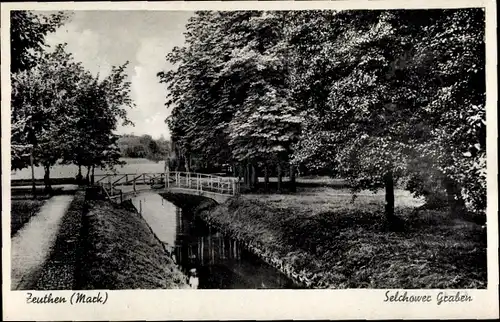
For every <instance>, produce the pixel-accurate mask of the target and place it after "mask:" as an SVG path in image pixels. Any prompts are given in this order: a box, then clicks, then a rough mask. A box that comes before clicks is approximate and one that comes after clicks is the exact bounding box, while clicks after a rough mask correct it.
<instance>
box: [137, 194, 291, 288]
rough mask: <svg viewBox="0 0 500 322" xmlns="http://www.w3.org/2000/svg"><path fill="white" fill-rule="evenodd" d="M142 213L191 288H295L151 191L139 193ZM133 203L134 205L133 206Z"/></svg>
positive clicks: (253, 256) (215, 232)
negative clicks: (186, 277) (168, 250)
mask: <svg viewBox="0 0 500 322" xmlns="http://www.w3.org/2000/svg"><path fill="white" fill-rule="evenodd" d="M136 199H137V200H133V202H134V204H136V203H137V202H138V200H141V203H142V210H143V217H144V218H145V220H146V221H147V222H148V223H149V224H150V226H151V228H152V229H153V231H154V232H155V234H156V235H157V236H158V237H159V238H160V239H161V240H162V241H163V242H164V243H166V244H168V245H169V246H170V250H171V252H172V257H173V258H174V260H175V261H176V263H178V264H179V265H180V267H181V268H182V269H183V270H184V272H185V273H186V275H187V276H188V282H189V284H190V285H191V287H193V288H200V289H214V288H216V289H217V288H220V289H228V288H232V289H235V288H240V289H241V288H295V286H294V284H293V283H292V282H291V281H290V280H289V279H288V278H287V277H286V276H284V275H283V274H282V273H280V272H279V271H278V270H276V269H275V268H273V267H271V266H269V265H268V264H266V263H265V262H264V261H262V260H260V259H259V258H258V257H257V256H255V255H253V254H252V253H250V252H249V251H247V250H246V249H244V248H243V247H242V245H240V244H239V243H238V241H236V240H233V239H231V238H228V237H226V236H224V235H222V234H221V233H220V232H218V231H217V230H215V229H213V228H210V227H208V226H207V225H206V224H205V223H204V222H203V221H202V220H201V219H199V218H197V217H196V216H194V215H193V214H191V213H188V212H185V211H183V210H182V209H180V208H178V207H176V206H174V205H173V204H172V203H170V202H168V201H166V200H164V199H163V198H162V197H161V196H159V195H158V194H155V193H144V194H140V195H139V196H137V198H136ZM136 207H137V206H136Z"/></svg>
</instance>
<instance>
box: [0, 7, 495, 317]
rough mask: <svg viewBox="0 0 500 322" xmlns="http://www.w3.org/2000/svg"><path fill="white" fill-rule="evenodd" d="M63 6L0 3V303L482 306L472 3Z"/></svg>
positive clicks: (481, 179) (485, 240)
mask: <svg viewBox="0 0 500 322" xmlns="http://www.w3.org/2000/svg"><path fill="white" fill-rule="evenodd" d="M304 2H306V1H304ZM339 2H344V6H345V3H348V1H339ZM371 2H372V3H374V2H383V1H371ZM393 3H394V2H393ZM478 3H479V4H480V2H478ZM492 3H493V2H492ZM61 4H62V3H61ZM108 4H109V3H108ZM146 4H147V3H143V4H142V5H144V6H146ZM493 4H494V3H493ZM66 5H68V3H66ZM490 7H491V6H490ZM61 8H62V9H59V8H57V5H52V6H46V7H40V8H38V7H37V8H34V9H19V8H16V7H9V8H7V7H4V4H2V71H3V72H2V196H3V197H2V198H3V200H4V201H5V199H8V200H6V201H5V202H3V206H2V227H4V228H3V229H2V234H3V246H2V254H3V259H4V262H5V261H7V262H8V267H7V269H6V268H5V266H4V272H3V274H4V275H3V276H4V278H3V281H4V282H3V284H4V285H3V290H4V292H6V290H7V291H9V292H11V291H12V292H13V293H12V294H19V296H18V298H19V299H20V300H19V302H20V303H19V305H21V304H22V305H25V306H26V307H27V308H28V309H32V308H33V306H34V305H33V304H42V305H43V304H48V305H46V306H45V309H44V310H46V311H48V310H52V307H57V308H59V306H55V304H54V303H62V304H64V303H66V302H71V305H73V304H74V303H76V304H78V303H82V304H83V303H85V304H88V305H96V306H97V305H101V304H104V307H106V305H111V304H106V303H105V302H107V301H110V302H111V303H113V304H112V305H118V303H117V302H118V301H117V300H116V299H114V297H115V298H116V296H118V295H114V294H125V293H121V292H122V291H129V292H130V293H126V294H130V295H129V296H130V297H134V298H139V296H138V295H132V294H136V293H133V292H132V291H139V290H141V291H145V290H148V291H161V290H176V291H172V292H169V293H168V294H169V295H168V296H169V297H174V298H175V297H176V296H177V295H176V294H183V295H182V297H183V298H187V295H186V294H195V295H193V296H195V297H196V299H198V300H200V299H203V298H204V297H205V296H206V297H208V296H211V295H208V294H212V293H204V292H206V291H207V290H212V291H214V292H215V291H217V292H219V293H222V294H232V293H224V292H227V291H229V290H254V291H255V290H258V292H262V294H272V293H269V291H270V290H288V291H289V292H291V293H286V294H292V295H293V294H297V296H298V294H302V295H300V296H303V297H301V298H307V294H308V293H307V292H313V291H314V290H316V291H318V290H322V291H324V292H326V291H327V292H331V293H332V294H338V296H337V299H338V300H340V299H342V295H341V294H343V293H342V292H343V291H347V290H357V291H361V290H365V291H367V292H368V291H375V290H378V293H376V294H378V295H377V296H376V297H375V298H376V299H377V301H378V303H372V304H370V305H372V307H374V308H376V307H380V306H382V305H384V306H389V305H391V303H392V305H407V306H405V307H406V308H407V309H406V310H412V309H411V308H410V306H411V305H412V304H414V305H420V306H418V307H419V310H423V311H425V310H428V309H426V307H432V308H443V309H446V310H449V311H453V310H458V311H456V312H462V311H463V313H464V314H465V313H466V311H467V309H466V305H474V306H475V307H482V306H489V304H487V303H485V304H481V303H479V302H480V301H482V300H479V299H478V298H475V296H476V295H475V294H476V293H474V292H478V291H481V290H482V291H483V292H482V293H481V294H486V291H490V290H491V291H493V290H492V287H493V289H495V288H496V295H495V296H496V300H494V301H493V303H494V302H495V301H497V300H498V254H496V255H494V254H493V253H494V252H491V251H488V249H489V247H490V248H491V247H492V245H493V247H496V248H498V232H497V228H498V227H497V225H498V221H497V218H496V215H497V211H498V203H497V197H496V195H497V173H498V171H497V164H496V156H494V159H492V160H493V161H494V163H495V164H493V163H491V162H490V157H491V155H492V153H494V154H495V155H496V149H497V148H496V136H495V137H494V138H490V133H493V134H494V135H496V134H495V133H496V126H497V125H496V111H494V110H495V109H496V107H497V102H496V86H494V87H495V92H494V93H493V95H494V101H492V100H491V98H492V97H493V96H490V92H488V93H487V88H490V87H489V86H490V85H491V84H490V83H488V81H487V76H489V77H492V76H493V77H494V78H495V80H494V81H495V83H494V84H496V68H495V71H494V70H490V69H488V68H489V67H488V68H487V60H488V59H495V65H494V67H495V66H496V49H495V51H493V52H491V51H488V50H487V46H486V43H487V31H486V30H487V28H486V22H487V10H486V6H485V5H477V6H473V5H471V6H466V7H460V6H457V7H449V6H443V8H439V7H435V6H434V7H432V8H416V7H411V8H405V7H404V6H399V7H398V6H394V7H392V8H391V7H387V8H366V9H365V8H355V9H351V8H343V7H342V8H335V7H331V8H328V7H326V8H318V7H317V6H316V7H313V8H304V9H300V10H299V9H297V7H294V8H293V9H292V8H291V7H287V6H285V5H284V6H281V7H280V6H278V5H276V6H274V7H272V8H271V7H269V8H267V7H266V6H265V5H263V4H261V3H259V4H255V6H254V7H253V8H249V7H248V6H245V7H241V8H239V7H237V6H236V5H234V3H233V6H232V7H231V10H226V9H224V8H222V7H221V9H218V10H216V9H213V8H214V7H210V8H212V9H208V7H204V6H203V5H202V4H200V5H199V6H198V7H195V6H194V5H193V4H191V5H190V6H189V7H186V8H185V9H183V10H169V9H163V10H161V9H158V8H155V9H154V10H153V9H150V10H148V9H147V8H145V7H143V8H141V6H140V5H138V6H137V7H136V8H135V9H132V8H131V9H123V8H120V3H116V5H114V6H112V5H108V7H106V9H99V7H97V8H88V9H85V8H83V7H81V6H80V7H79V8H78V9H70V8H71V6H61ZM4 9H5V10H6V11H8V12H7V13H6V14H5V13H4ZM489 9H491V8H489ZM6 17H7V19H8V20H7V21H6V20H5V18H6ZM495 24H496V22H495ZM5 28H8V29H7V30H8V33H7V32H6V30H5ZM493 28H496V25H495V26H493ZM6 34H7V35H8V36H9V40H10V41H9V42H8V43H6V42H7V39H5V38H4V35H6ZM494 47H495V48H496V46H494ZM489 48H491V47H489ZM490 73H492V74H490ZM7 78H8V79H7ZM9 84H10V86H9ZM5 86H7V87H8V88H7V90H5V89H4V87H5ZM9 95H10V97H9ZM6 101H7V102H6ZM7 104H9V105H7ZM490 105H491V106H490ZM8 106H10V108H8ZM492 109H493V112H494V113H495V114H494V115H495V117H494V118H491V114H490V113H491V110H492ZM487 111H488V113H487ZM487 114H488V117H487ZM9 119H10V122H9ZM487 120H488V121H487ZM487 126H488V127H487ZM490 127H491V128H490ZM492 129H493V132H492V131H491V130H492ZM487 132H488V136H487ZM492 139H493V140H492ZM491 142H493V143H494V144H495V145H494V146H493V145H491ZM4 143H5V144H4ZM490 149H491V151H490ZM487 160H488V162H487ZM8 167H10V169H8ZM492 171H493V172H492ZM9 173H10V175H9ZM491 176H493V178H494V179H493V181H491V180H490V179H488V178H489V177H491ZM492 188H493V189H495V190H494V191H491V189H492ZM6 195H7V196H8V198H4V197H5V196H6ZM491 198H493V199H491ZM491 243H493V244H491ZM7 247H8V248H9V249H8V251H7V250H6V248H7ZM497 250H498V249H497ZM6 252H7V254H8V255H6ZM492 254H493V255H492ZM491 256H495V257H493V258H492V257H491ZM495 263H496V265H495ZM495 267H496V268H495ZM6 270H7V271H6ZM492 274H493V275H492ZM492 279H493V280H492ZM492 281H493V282H494V284H492ZM7 282H8V283H9V284H8V285H6V283H7ZM201 290H204V292H200V291H201ZM114 291H120V292H114ZM188 291H192V292H188ZM438 291H439V292H438ZM176 292H177V293H176ZM186 292H188V293H186ZM339 292H340V293H339ZM426 292H427V293H426ZM219 293H214V294H219ZM140 294H142V293H140ZM155 294H163V293H155ZM235 294H236V293H235ZM237 294H244V293H237ZM256 294H260V293H256ZM321 294H328V293H321ZM346 294H347V293H346ZM355 294H363V293H359V292H358V293H355ZM21 295H22V296H21ZM159 296H160V295H159ZM179 296H181V295H179ZM221 296H222V295H221ZM227 296H228V297H231V296H229V295H227ZM287 296H290V295H287ZM315 296H319V295H315ZM356 296H357V295H356ZM108 297H109V299H108ZM232 297H233V300H235V301H236V298H235V297H237V296H236V295H233V296H232ZM257 297H258V296H257ZM11 301H12V299H11ZM21 301H22V303H21ZM144 301H146V300H144ZM179 301H181V300H180V299H179ZM200 301H201V300H200ZM371 301H373V300H371ZM425 302H432V303H431V304H425ZM94 303H97V304H94ZM157 303H162V302H161V301H160V300H158V302H157ZM165 303H167V302H165ZM353 303H354V302H353ZM488 303H491V302H488ZM62 304H61V305H62ZM12 305H14V304H12ZM30 305H32V306H30ZM50 305H52V306H50ZM160 305H161V304H160ZM165 305H166V304H165ZM185 305H186V307H189V306H188V304H185ZM192 305H194V308H193V310H196V311H198V310H201V308H196V305H197V304H196V303H195V304H192ZM218 305H219V306H223V303H219V304H218ZM227 305H229V304H227ZM301 305H303V307H306V306H305V304H301ZM331 305H332V306H333V305H334V304H333V303H332V304H331ZM358 305H359V306H363V305H365V304H363V303H362V300H359V304H358ZM425 305H427V306H425ZM4 306H5V303H4ZM101 306H102V305H101ZM167 306H168V305H167ZM462 306H463V308H461V309H459V307H462ZM23 307H24V306H23ZM36 307H37V310H42V309H41V308H40V307H41V305H38V306H36ZM90 308H91V306H86V310H89V309H90ZM399 308H400V309H401V308H403V306H400V307H399ZM92 309H93V308H92ZM281 309H282V310H286V309H285V308H281ZM79 310H80V308H79ZM81 310H83V308H82V309H81ZM331 311H333V309H332V310H331ZM403 311H404V310H403ZM11 312H14V311H11ZM329 312H330V311H329ZM491 312H492V314H494V315H491V317H495V314H496V317H498V307H497V308H496V310H495V309H494V308H492V311H491ZM469 313H471V312H469ZM476 313H477V314H480V312H479V311H478V312H476ZM422 314H425V312H422ZM457 314H458V313H457ZM471 314H472V313H471ZM12 316H13V315H12ZM312 316H314V315H312ZM478 316H479V315H478ZM126 317H127V316H125V315H124V316H123V318H126ZM363 317H364V318H367V316H363ZM394 317H395V318H396V317H397V318H401V317H404V316H394ZM94 318H98V319H103V318H104V316H101V317H98V316H95V317H94ZM242 318H243V317H242ZM330 318H335V317H334V316H331V317H330Z"/></svg>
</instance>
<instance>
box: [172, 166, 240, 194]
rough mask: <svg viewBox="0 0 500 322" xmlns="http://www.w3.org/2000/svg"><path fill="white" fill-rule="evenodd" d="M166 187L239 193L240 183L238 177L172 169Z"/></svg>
mask: <svg viewBox="0 0 500 322" xmlns="http://www.w3.org/2000/svg"><path fill="white" fill-rule="evenodd" d="M166 175H167V178H168V180H167V183H166V187H167V188H169V187H177V188H185V189H191V190H196V191H207V192H215V193H220V194H225V195H237V194H239V192H240V184H239V181H238V179H237V178H233V177H221V176H215V175H211V174H204V173H193V172H180V171H171V172H168V173H167V174H166Z"/></svg>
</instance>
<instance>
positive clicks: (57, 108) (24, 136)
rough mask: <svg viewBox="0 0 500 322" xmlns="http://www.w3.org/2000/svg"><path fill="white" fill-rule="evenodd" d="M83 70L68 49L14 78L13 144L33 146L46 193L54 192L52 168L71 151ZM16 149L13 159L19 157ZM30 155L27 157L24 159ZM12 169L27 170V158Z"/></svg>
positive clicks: (60, 49) (17, 160)
mask: <svg viewBox="0 0 500 322" xmlns="http://www.w3.org/2000/svg"><path fill="white" fill-rule="evenodd" d="M82 71H83V68H82V66H81V64H79V63H75V62H74V61H73V59H72V57H71V55H70V54H68V53H66V52H65V50H64V46H62V45H61V46H58V47H57V48H56V49H55V50H54V52H50V53H44V55H43V56H42V58H41V61H40V62H39V64H37V65H36V66H35V67H33V68H31V69H26V70H24V71H22V72H18V73H16V74H13V75H12V119H11V123H12V124H13V127H12V138H11V141H12V144H13V146H14V147H16V146H24V147H26V146H30V147H31V148H32V149H33V153H32V155H33V158H34V164H35V165H38V164H40V165H42V166H43V167H44V170H45V175H44V181H45V189H46V190H47V191H50V190H51V185H50V167H51V166H52V165H54V164H55V162H56V161H57V160H58V159H60V158H61V157H62V155H63V151H64V150H65V148H66V147H67V145H66V144H67V141H66V140H64V139H63V138H64V137H65V135H66V133H68V132H70V130H71V128H70V127H69V124H71V114H70V111H71V110H72V109H73V106H74V104H75V102H76V99H75V98H76V97H77V92H78V89H79V83H80V81H81V75H82ZM15 150H16V149H15V148H14V153H13V155H14V156H16V155H19V154H18V153H17V151H15ZM25 155H26V153H24V156H25ZM14 161H15V162H13V163H12V166H13V167H14V168H23V167H25V166H27V165H28V164H27V160H26V158H16V157H15V158H14Z"/></svg>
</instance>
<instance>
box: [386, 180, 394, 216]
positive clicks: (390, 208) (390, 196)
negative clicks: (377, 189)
mask: <svg viewBox="0 0 500 322" xmlns="http://www.w3.org/2000/svg"><path fill="white" fill-rule="evenodd" d="M384 185H385V216H386V218H387V221H388V222H389V223H391V222H393V221H394V178H393V174H392V171H389V172H387V173H386V174H385V176H384Z"/></svg>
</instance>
